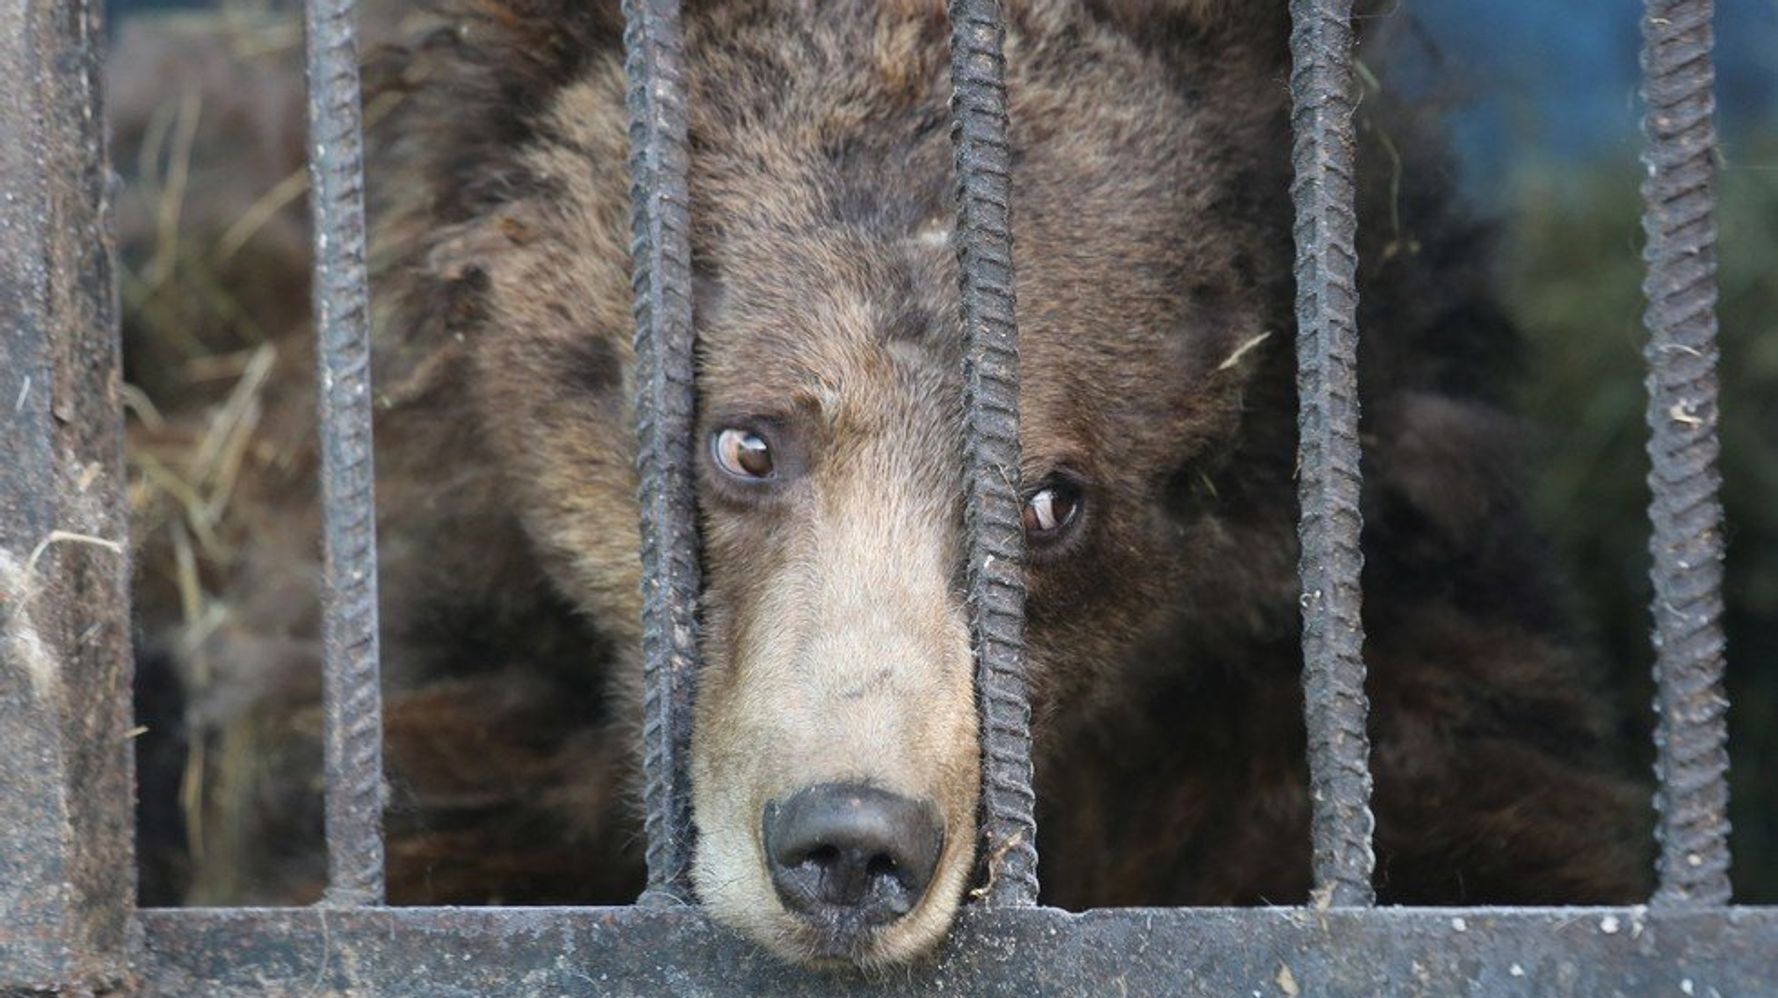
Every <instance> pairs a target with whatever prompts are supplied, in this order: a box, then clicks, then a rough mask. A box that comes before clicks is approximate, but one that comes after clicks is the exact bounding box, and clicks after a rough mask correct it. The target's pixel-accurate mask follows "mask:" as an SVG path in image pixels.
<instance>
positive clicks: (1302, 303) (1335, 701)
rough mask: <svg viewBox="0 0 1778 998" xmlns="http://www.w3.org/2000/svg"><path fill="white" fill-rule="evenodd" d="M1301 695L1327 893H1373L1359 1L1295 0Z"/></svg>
mask: <svg viewBox="0 0 1778 998" xmlns="http://www.w3.org/2000/svg"><path fill="white" fill-rule="evenodd" d="M1290 12H1291V18H1292V22H1293V25H1294V30H1293V31H1292V33H1291V39H1290V49H1291V58H1292V61H1293V69H1292V72H1291V78H1290V92H1291V98H1292V104H1293V108H1292V125H1293V127H1294V129H1295V147H1294V150H1293V162H1294V166H1295V170H1296V179H1295V182H1294V183H1293V185H1292V188H1291V196H1292V198H1293V199H1294V200H1295V203H1296V245H1297V258H1296V285H1297V286H1296V296H1297V298H1296V312H1297V343H1296V351H1297V396H1298V400H1297V405H1298V410H1297V432H1298V444H1297V457H1298V464H1299V467H1300V475H1299V484H1298V499H1299V501H1300V503H1301V519H1300V521H1299V522H1298V527H1297V531H1298V536H1299V539H1300V541H1301V545H1302V551H1301V565H1300V568H1299V574H1300V576H1301V581H1302V611H1303V701H1304V709H1305V712H1306V720H1307V723H1308V728H1309V785H1310V796H1311V798H1312V800H1313V807H1314V811H1313V817H1312V819H1311V828H1312V834H1313V837H1314V874H1315V900H1316V902H1317V903H1318V904H1321V905H1324V906H1325V905H1333V906H1345V905H1369V904H1372V903H1374V902H1375V899H1376V894H1375V892H1374V890H1373V889H1372V887H1371V872H1372V869H1373V868H1374V866H1375V865H1376V857H1375V855H1374V854H1373V852H1372V849H1371V831H1372V828H1373V826H1374V821H1373V820H1372V817H1371V810H1370V797H1371V774H1370V739H1369V736H1368V735H1367V734H1366V731H1365V716H1366V713H1367V712H1368V709H1369V703H1368V701H1367V700H1366V698H1365V692H1364V675H1365V668H1364V657H1363V651H1364V623H1363V621H1362V619H1361V618H1360V607H1361V604H1362V600H1363V594H1362V592H1361V590H1360V585H1359V575H1360V573H1361V571H1362V570H1363V567H1364V553H1363V551H1362V550H1361V549H1360V547H1359V534H1360V532H1361V530H1362V528H1363V515H1362V514H1361V513H1360V511H1359V494H1360V490H1361V486H1362V480H1361V478H1360V471H1359V444H1358V380H1357V375H1358V320H1357V315H1358V287H1357V280H1356V277H1357V270H1358V254H1357V250H1356V247H1355V242H1356V237H1357V232H1358V216H1357V212H1356V208H1355V198H1356V184H1355V182H1354V177H1355V174H1356V163H1355V160H1356V155H1355V151H1354V136H1353V123H1352V115H1353V111H1354V109H1355V107H1356V95H1355V91H1354V89H1353V83H1354V78H1353V73H1352V45H1353V35H1352V0H1292V2H1291V5H1290Z"/></svg>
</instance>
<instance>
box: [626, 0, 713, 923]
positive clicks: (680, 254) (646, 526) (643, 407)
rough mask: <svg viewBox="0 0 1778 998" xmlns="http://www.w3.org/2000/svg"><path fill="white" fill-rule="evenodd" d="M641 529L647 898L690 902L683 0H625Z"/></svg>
mask: <svg viewBox="0 0 1778 998" xmlns="http://www.w3.org/2000/svg"><path fill="white" fill-rule="evenodd" d="M623 12H624V51H625V71H626V73H627V74H628V77H629V110H630V183H631V197H632V212H633V214H632V226H633V239H632V242H631V248H630V259H631V268H632V269H631V282H632V285H633V288H634V291H635V316H636V432H637V440H638V444H639V446H640V451H639V453H638V457H637V467H638V471H639V472H640V475H641V491H640V499H641V529H642V661H643V682H644V684H645V692H644V694H643V723H642V740H643V757H642V770H643V805H644V808H645V810H646V817H645V819H644V821H645V831H646V835H647V847H646V848H647V861H648V889H647V892H646V893H645V894H644V895H643V899H644V901H646V902H649V903H671V902H684V901H689V900H690V899H691V887H690V881H689V873H690V868H691V857H692V848H693V829H692V813H691V780H690V774H689V770H688V768H687V767H688V763H689V758H690V747H691V712H692V700H693V696H694V694H695V689H694V680H695V679H696V676H697V670H698V619H697V607H698V586H699V552H698V534H697V494H696V480H695V478H694V472H693V463H692V456H693V453H694V452H693V449H692V434H693V431H694V424H693V402H694V399H695V394H694V388H695V386H694V384H693V380H692V379H693V367H692V360H693V358H692V335H693V331H692V324H691V243H690V241H689V236H688V233H689V225H690V215H689V212H688V201H689V196H688V193H687V186H686V183H687V182H686V168H687V162H688V159H687V154H686V134H685V129H686V123H685V90H684V61H685V57H684V52H683V42H682V36H681V31H680V19H679V4H678V2H677V0H624V4H623Z"/></svg>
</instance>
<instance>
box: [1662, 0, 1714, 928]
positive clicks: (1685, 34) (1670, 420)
mask: <svg viewBox="0 0 1778 998" xmlns="http://www.w3.org/2000/svg"><path fill="white" fill-rule="evenodd" d="M1643 10H1644V16H1643V21H1642V37H1643V50H1642V70H1643V93H1644V96H1645V98H1646V101H1647V105H1648V107H1647V115H1646V117H1645V119H1644V122H1643V127H1644V130H1645V131H1646V133H1647V137H1648V149H1647V152H1646V153H1645V155H1644V157H1643V161H1644V163H1645V164H1646V166H1647V168H1648V178H1647V180H1646V181H1645V182H1644V184H1643V188H1642V193H1643V199H1644V203H1645V211H1644V215H1643V220H1642V226H1643V231H1644V232H1645V233H1646V234H1647V238H1648V244H1647V246H1646V248H1645V249H1644V251H1643V258H1644V260H1645V261H1646V262H1647V265H1648V273H1647V277H1646V278H1645V280H1644V282H1643V292H1644V294H1645V295H1646V296H1647V298H1648V311H1647V314H1646V316H1645V320H1644V321H1645V324H1646V325H1647V327H1648V344H1647V348H1646V356H1647V361H1648V369H1649V374H1648V426H1649V440H1648V455H1649V459H1650V464H1651V468H1650V472H1649V479H1648V482H1649V488H1650V489H1651V491H1652V492H1653V497H1652V499H1651V501H1650V503H1649V519H1650V521H1651V523H1652V526H1653V534H1652V536H1651V537H1650V540H1649V550H1650V553H1651V554H1652V555H1653V558H1654V564H1653V568H1652V573H1651V574H1652V578H1653V581H1654V590H1655V597H1654V620H1655V631H1654V643H1655V652H1656V657H1655V679H1656V683H1657V686H1658V692H1657V695H1656V706H1657V709H1658V718H1657V721H1656V728H1655V744H1656V747H1657V757H1656V760H1655V772H1656V774H1657V775H1658V776H1659V777H1660V788H1659V790H1658V791H1657V793H1656V797H1655V806H1656V808H1657V809H1658V810H1659V812H1660V821H1659V825H1658V827H1657V829H1656V834H1657V835H1658V837H1659V839H1660V843H1661V855H1660V860H1659V871H1660V887H1659V889H1658V890H1657V891H1656V894H1655V900H1656V901H1657V902H1659V903H1664V904H1670V905H1713V904H1726V903H1728V900H1729V890H1730V888H1729V841H1728V840H1729V822H1728V800H1729V785H1728V767H1729V755H1728V748H1727V744H1728V722H1727V715H1728V706H1729V705H1728V699H1727V698H1726V697H1725V696H1724V694H1723V667H1724V666H1723V634H1722V624H1721V618H1722V560H1723V538H1722V527H1723V520H1722V504H1721V502H1720V501H1719V500H1718V498H1717V489H1718V486H1719V485H1720V484H1721V477H1720V475H1719V474H1718V473H1717V470H1716V457H1717V451H1718V449H1719V448H1718V443H1717V430H1716V424H1717V399H1716V395H1717V391H1716V359H1717V347H1716V221H1715V218H1714V212H1715V207H1716V196H1715V192H1714V190H1713V184H1714V180H1715V160H1714V157H1715V155H1716V125H1715V113H1716V98H1715V92H1714V86H1715V72H1714V69H1713V67H1712V64H1711V49H1712V46H1713V44H1714V41H1715V39H1714V34H1713V27H1712V19H1713V17H1714V14H1715V5H1714V3H1712V2H1711V0H1646V2H1645V3H1644V5H1643Z"/></svg>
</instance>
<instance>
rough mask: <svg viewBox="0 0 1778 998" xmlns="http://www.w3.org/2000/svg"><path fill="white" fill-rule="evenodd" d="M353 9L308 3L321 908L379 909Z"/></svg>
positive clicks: (366, 335) (378, 748)
mask: <svg viewBox="0 0 1778 998" xmlns="http://www.w3.org/2000/svg"><path fill="white" fill-rule="evenodd" d="M355 6H356V4H355V3H354V2H353V0H307V3H306V4H305V6H304V27H305V29H306V40H307V51H308V80H309V101H308V106H309V190H310V191H311V192H313V193H312V195H311V196H310V198H309V205H310V214H311V218H312V219H313V224H314V246H315V290H314V303H315V327H316V330H317V335H318V336H319V338H320V349H319V350H318V351H317V352H316V353H317V361H316V364H317V368H316V370H317V375H318V379H319V385H318V396H319V408H320V428H321V506H322V514H323V520H322V547H323V569H322V581H321V612H322V648H323V653H324V655H325V658H324V663H325V664H324V671H323V686H322V715H323V723H324V726H325V735H324V742H325V756H326V772H327V791H326V813H327V822H326V824H327V884H328V886H327V902H328V903H330V904H335V905H363V904H381V903H382V901H383V827H382V825H383V803H384V800H385V796H386V795H385V790H384V784H383V700H382V689H381V677H380V665H379V662H378V658H377V650H378V649H377V554H376V551H377V537H376V495H375V472H374V468H373V458H372V452H371V391H370V308H369V290H368V284H367V279H366V275H365V263H364V242H365V232H364V136H363V129H362V124H361V121H360V111H361V100H360V95H359V85H358V29H357V25H356V23H355V20H354V7H355Z"/></svg>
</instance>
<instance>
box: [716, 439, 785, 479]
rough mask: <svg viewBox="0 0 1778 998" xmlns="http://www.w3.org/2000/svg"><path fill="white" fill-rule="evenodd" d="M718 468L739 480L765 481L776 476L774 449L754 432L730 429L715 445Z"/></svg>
mask: <svg viewBox="0 0 1778 998" xmlns="http://www.w3.org/2000/svg"><path fill="white" fill-rule="evenodd" d="M711 448H712V449H713V450H714V451H715V452H716V466H717V467H718V468H721V469H722V470H723V471H725V472H727V473H728V474H730V475H733V476H734V477H736V478H740V479H745V480H749V481H762V480H764V479H767V478H770V477H772V449H771V447H770V446H768V445H767V444H766V441H765V438H764V437H761V436H760V435H759V434H757V433H754V432H753V431H751V430H742V429H736V428H734V427H730V428H728V429H726V430H723V431H721V432H719V433H717V434H716V438H715V440H713V441H712V442H711Z"/></svg>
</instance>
